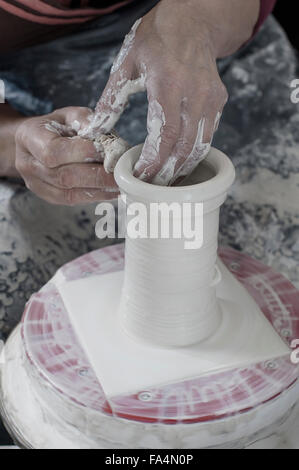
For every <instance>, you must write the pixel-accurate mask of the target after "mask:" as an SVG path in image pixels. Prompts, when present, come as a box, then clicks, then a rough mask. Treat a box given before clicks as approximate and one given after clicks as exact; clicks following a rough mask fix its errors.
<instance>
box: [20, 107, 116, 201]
mask: <svg viewBox="0 0 299 470" xmlns="http://www.w3.org/2000/svg"><path fill="white" fill-rule="evenodd" d="M90 114H91V110H90V109H88V108H76V107H69V108H63V109H59V110H57V111H55V112H53V113H51V114H48V115H46V116H41V117H34V118H28V119H25V120H24V121H23V122H22V124H21V125H20V126H19V127H18V129H17V131H16V135H15V141H16V160H15V166H16V169H17V171H18V172H19V174H20V175H21V176H22V178H23V179H24V181H25V183H26V186H27V187H28V188H29V189H30V190H31V191H33V192H34V193H36V194H37V195H38V196H39V197H41V198H43V199H45V200H46V201H48V202H51V203H55V204H63V205H75V204H81V203H88V202H95V201H101V200H107V199H112V198H115V197H116V196H117V193H118V187H117V185H116V183H115V181H114V177H113V175H112V174H107V173H106V171H105V170H104V166H103V160H104V156H105V153H104V149H103V146H101V145H100V147H99V148H98V149H96V147H95V145H94V143H93V142H91V141H89V140H86V139H82V138H81V137H79V136H78V135H77V132H78V130H79V128H80V123H81V122H83V121H85V120H86V119H87V117H88V116H89V115H90Z"/></svg>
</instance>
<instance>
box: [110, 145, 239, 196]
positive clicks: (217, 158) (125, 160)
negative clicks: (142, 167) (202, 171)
mask: <svg viewBox="0 0 299 470" xmlns="http://www.w3.org/2000/svg"><path fill="white" fill-rule="evenodd" d="M142 147H143V145H142V144H141V145H137V146H135V147H132V148H131V149H130V150H128V151H127V152H126V153H124V155H123V156H122V157H121V158H120V159H119V161H118V163H117V165H116V167H115V171H114V177H115V180H116V182H117V184H118V186H119V187H120V189H121V191H123V192H124V193H126V194H128V195H130V196H133V197H135V198H138V199H143V200H147V199H149V200H151V201H153V202H173V201H176V202H186V201H191V202H192V201H193V202H196V201H197V202H198V201H201V202H204V201H207V200H209V199H214V198H217V197H219V196H221V195H222V194H224V193H225V192H226V191H227V190H228V188H229V187H230V186H231V185H232V183H233V182H234V179H235V168H234V166H233V164H232V162H231V161H230V159H229V158H228V157H227V156H226V155H225V154H224V153H223V152H221V151H220V150H218V149H216V148H214V147H212V148H211V150H210V152H209V154H208V155H207V157H206V158H205V160H204V162H201V163H200V165H201V164H205V165H207V166H208V167H209V168H210V169H211V170H212V172H213V173H214V176H212V177H211V178H210V179H209V180H207V181H204V182H202V183H196V184H191V185H187V186H158V185H155V184H151V183H146V182H144V181H141V180H140V179H138V178H136V177H135V176H134V175H133V168H134V165H135V163H136V162H137V160H138V158H139V156H140V154H141V151H142Z"/></svg>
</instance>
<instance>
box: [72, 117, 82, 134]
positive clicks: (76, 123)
mask: <svg viewBox="0 0 299 470" xmlns="http://www.w3.org/2000/svg"><path fill="white" fill-rule="evenodd" d="M71 127H72V129H73V130H74V131H75V132H76V133H78V132H79V130H80V128H81V124H80V122H79V121H77V120H75V121H73V122H72V125H71Z"/></svg>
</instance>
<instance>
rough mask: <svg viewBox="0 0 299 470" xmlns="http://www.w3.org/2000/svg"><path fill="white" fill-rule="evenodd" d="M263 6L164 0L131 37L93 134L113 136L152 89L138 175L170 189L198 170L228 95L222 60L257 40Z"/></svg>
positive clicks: (96, 117) (114, 70) (234, 0)
mask: <svg viewBox="0 0 299 470" xmlns="http://www.w3.org/2000/svg"><path fill="white" fill-rule="evenodd" d="M259 3H260V2H259V0H250V1H248V2H240V1H239V0H225V2H224V1H223V0H213V1H211V0H184V1H182V0H161V1H160V2H159V3H158V4H157V6H156V7H155V8H153V9H152V10H151V11H150V12H149V13H148V14H147V15H146V16H145V17H144V18H142V19H140V20H138V21H137V22H136V23H135V24H134V26H133V27H132V29H131V31H130V33H129V34H128V35H127V36H126V38H125V41H124V43H123V46H122V48H121V50H120V52H119V54H118V56H117V58H116V60H115V62H114V64H113V67H112V69H111V75H110V79H109V81H108V83H107V85H106V88H105V90H104V93H103V95H102V97H101V98H100V100H99V103H98V105H97V107H96V112H95V114H94V118H93V119H92V121H91V122H90V125H89V128H88V129H87V130H86V133H87V135H89V136H90V135H91V137H92V134H93V132H94V133H95V134H96V133H107V132H110V131H111V129H112V128H113V127H114V125H115V123H116V122H117V120H118V118H119V117H120V115H121V113H122V112H123V110H124V108H125V107H126V105H127V103H128V98H129V96H130V95H131V94H132V93H136V92H137V91H141V90H147V95H148V102H149V107H148V119H147V128H148V136H147V139H146V141H145V144H144V147H143V151H142V154H141V157H140V159H139V161H138V162H137V164H136V167H135V175H136V176H139V177H140V178H142V179H143V180H145V181H149V182H153V183H156V184H161V185H166V184H170V183H173V182H174V181H175V180H176V179H177V178H178V177H181V176H185V175H187V174H189V173H191V172H192V170H193V168H194V167H195V166H197V164H198V163H199V161H200V160H202V159H203V158H204V157H205V156H206V155H207V153H208V152H209V149H210V145H211V141H212V138H213V134H214V132H215V131H216V129H217V126H218V123H219V120H220V117H221V113H222V110H223V107H224V105H225V103H226V101H227V98H228V95H227V91H226V88H225V86H224V85H223V83H222V81H221V79H220V77H219V74H218V70H217V65H216V58H218V57H224V56H226V55H229V54H231V53H233V52H235V51H236V50H237V49H238V48H239V47H240V46H241V45H242V44H244V42H245V41H246V40H247V39H249V38H250V36H251V34H252V30H253V27H254V25H255V22H256V20H257V16H258V12H259ZM83 132H85V131H83ZM83 135H84V134H83Z"/></svg>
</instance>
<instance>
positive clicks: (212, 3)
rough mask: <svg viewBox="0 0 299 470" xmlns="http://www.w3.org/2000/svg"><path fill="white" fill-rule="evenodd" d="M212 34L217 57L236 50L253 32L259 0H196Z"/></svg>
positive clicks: (258, 9)
mask: <svg viewBox="0 0 299 470" xmlns="http://www.w3.org/2000/svg"><path fill="white" fill-rule="evenodd" d="M198 3H199V7H200V8H202V14H203V15H204V19H205V21H207V23H208V26H209V29H210V31H211V34H212V38H213V44H214V47H215V53H216V57H217V58H221V57H225V56H228V55H231V54H233V53H234V52H236V51H237V50H238V49H239V48H240V47H241V46H242V45H243V44H244V43H246V41H248V40H249V39H250V38H251V36H252V33H253V30H254V27H255V25H256V23H257V21H258V17H259V12H260V0H198Z"/></svg>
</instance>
